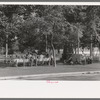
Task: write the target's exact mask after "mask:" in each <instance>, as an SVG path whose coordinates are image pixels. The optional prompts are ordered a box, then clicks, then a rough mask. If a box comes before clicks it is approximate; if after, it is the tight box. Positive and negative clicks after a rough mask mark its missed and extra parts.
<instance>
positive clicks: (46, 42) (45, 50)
mask: <svg viewBox="0 0 100 100" xmlns="http://www.w3.org/2000/svg"><path fill="white" fill-rule="evenodd" d="M45 39H46V40H45V42H46V50H45V51H46V52H47V45H48V44H47V34H46V35H45Z"/></svg>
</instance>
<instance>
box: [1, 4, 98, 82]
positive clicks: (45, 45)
mask: <svg viewBox="0 0 100 100" xmlns="http://www.w3.org/2000/svg"><path fill="white" fill-rule="evenodd" d="M0 80H48V82H50V81H49V80H65V81H66V80H70V81H73V80H75V81H77V80H78V81H82V80H83V81H94V80H95V81H97V80H100V6H92V5H6V4H5V5H0Z"/></svg>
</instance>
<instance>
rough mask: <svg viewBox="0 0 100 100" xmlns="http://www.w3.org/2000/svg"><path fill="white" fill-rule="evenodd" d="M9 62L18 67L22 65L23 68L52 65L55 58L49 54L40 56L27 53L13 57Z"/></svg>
mask: <svg viewBox="0 0 100 100" xmlns="http://www.w3.org/2000/svg"><path fill="white" fill-rule="evenodd" d="M9 62H10V63H11V64H12V65H15V66H16V67H17V66H18V65H19V64H22V65H23V66H37V65H51V64H52V62H53V56H52V55H49V54H40V55H38V54H36V53H27V54H23V55H14V56H11V57H10V61H9Z"/></svg>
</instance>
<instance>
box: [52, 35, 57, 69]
mask: <svg viewBox="0 0 100 100" xmlns="http://www.w3.org/2000/svg"><path fill="white" fill-rule="evenodd" d="M51 47H52V51H53V65H54V67H56V54H55V48H54V45H53V35H52V34H51Z"/></svg>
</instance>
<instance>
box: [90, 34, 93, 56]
mask: <svg viewBox="0 0 100 100" xmlns="http://www.w3.org/2000/svg"><path fill="white" fill-rule="evenodd" d="M92 51H93V47H92V34H91V44H90V57H92V56H93V53H92Z"/></svg>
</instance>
